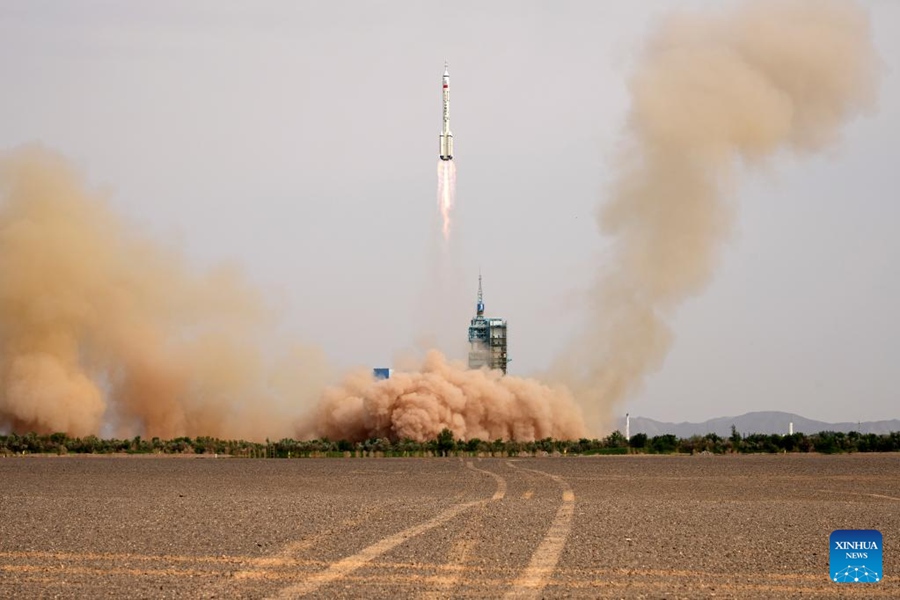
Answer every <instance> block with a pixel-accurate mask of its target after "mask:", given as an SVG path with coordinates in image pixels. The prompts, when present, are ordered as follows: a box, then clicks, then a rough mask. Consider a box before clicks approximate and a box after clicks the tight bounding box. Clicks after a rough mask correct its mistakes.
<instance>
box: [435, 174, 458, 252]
mask: <svg viewBox="0 0 900 600" xmlns="http://www.w3.org/2000/svg"><path fill="white" fill-rule="evenodd" d="M437 176H438V208H439V209H440V211H441V219H442V225H441V230H442V231H443V233H444V241H449V240H450V212H451V211H452V210H453V201H454V197H455V195H456V165H455V164H453V161H452V160H440V161H438V169H437Z"/></svg>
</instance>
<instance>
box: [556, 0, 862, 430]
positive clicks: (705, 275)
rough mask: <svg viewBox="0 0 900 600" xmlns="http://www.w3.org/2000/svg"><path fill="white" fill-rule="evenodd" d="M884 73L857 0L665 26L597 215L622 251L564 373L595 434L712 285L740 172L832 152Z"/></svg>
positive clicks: (645, 63)
mask: <svg viewBox="0 0 900 600" xmlns="http://www.w3.org/2000/svg"><path fill="white" fill-rule="evenodd" d="M876 71H877V60H876V57H875V53H874V48H873V46H872V43H871V39H870V31H869V24H868V20H867V16H866V14H865V13H864V12H863V11H862V10H861V9H860V8H859V7H858V6H857V5H856V4H855V3H852V2H838V1H835V0H824V1H823V0H763V1H754V2H744V3H742V4H740V5H738V6H737V7H735V8H734V9H732V10H730V11H722V12H713V13H705V14H675V15H672V16H671V17H669V18H668V19H666V20H665V21H663V22H661V23H660V24H659V27H658V29H657V30H656V32H655V33H654V34H653V35H652V37H651V38H650V39H649V40H648V43H647V45H646V47H645V49H644V52H643V53H642V55H641V56H640V58H639V60H638V64H637V67H636V70H635V73H634V75H633V78H632V79H631V81H630V86H629V88H630V94H631V108H630V113H629V116H628V122H627V125H626V135H625V140H624V143H623V144H622V146H621V148H620V151H619V152H618V155H617V159H616V162H615V164H614V170H615V175H614V178H613V181H612V184H611V188H610V189H609V193H608V201H607V202H606V203H605V204H604V205H603V206H602V208H601V210H600V212H599V224H600V229H601V231H602V233H603V234H604V235H606V236H609V237H610V239H611V240H613V245H612V249H611V251H610V254H609V256H608V260H607V261H606V262H605V264H603V265H602V269H601V274H600V275H599V277H598V278H597V280H596V284H595V285H594V287H593V289H592V292H591V294H590V304H591V306H590V311H589V312H590V317H589V322H588V327H587V328H586V334H585V335H583V336H582V337H581V338H580V339H579V340H578V341H577V343H576V344H574V347H573V349H572V350H571V351H570V352H568V353H566V355H565V356H563V357H561V360H560V361H559V363H558V364H557V365H556V367H555V375H556V377H557V378H561V379H562V380H563V381H566V382H567V383H568V384H569V385H570V386H571V388H572V389H573V390H574V392H575V393H576V397H577V398H578V399H579V401H580V403H581V404H582V405H583V406H584V407H585V409H586V411H587V412H588V418H589V419H590V421H591V422H592V424H595V423H603V422H604V421H606V422H608V420H609V418H610V415H611V412H612V410H613V409H614V407H615V406H616V404H617V403H618V402H620V401H621V400H623V399H624V398H627V397H629V396H633V395H634V394H635V393H636V392H637V391H638V390H639V388H640V386H641V384H642V382H643V380H644V378H645V377H646V375H647V374H649V373H651V372H653V371H655V370H657V369H658V368H659V367H660V366H661V364H662V361H663V359H664V358H665V356H666V353H667V352H668V350H669V348H670V346H671V345H672V341H673V340H672V331H671V330H670V328H669V326H668V320H669V319H670V317H671V315H672V313H673V310H674V309H676V308H677V307H678V306H679V305H680V304H681V303H682V302H684V301H685V300H686V299H687V298H689V297H690V296H692V295H695V294H698V293H699V292H701V291H702V290H703V289H704V288H705V287H706V286H707V285H708V284H709V282H710V280H711V279H712V277H713V274H714V271H715V269H716V265H717V261H718V258H719V253H720V250H721V248H722V245H723V242H724V241H725V240H726V239H728V237H729V235H730V233H731V229H732V216H733V215H732V212H733V211H732V209H733V206H732V203H731V201H732V197H733V191H734V189H733V188H734V186H735V180H736V177H737V174H738V171H739V169H740V168H741V167H742V166H747V167H754V166H759V165H761V164H763V163H764V161H765V160H766V159H767V158H769V157H772V156H773V155H774V154H776V153H778V152H782V151H787V152H793V153H797V154H802V153H810V152H816V151H818V150H820V149H822V148H824V147H826V146H828V145H829V144H832V143H833V142H835V141H836V140H837V139H838V135H839V132H840V128H841V126H842V125H844V124H846V123H847V122H848V121H849V120H850V119H852V118H853V117H855V116H857V115H859V114H860V113H862V112H864V111H865V110H866V109H868V108H870V107H871V106H872V105H873V99H874V97H875V88H876ZM573 357H579V358H574V359H573ZM600 427H601V428H602V425H601V426H600Z"/></svg>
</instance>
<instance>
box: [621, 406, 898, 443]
mask: <svg viewBox="0 0 900 600" xmlns="http://www.w3.org/2000/svg"><path fill="white" fill-rule="evenodd" d="M790 423H793V424H794V433H806V434H811V433H818V432H820V431H843V432H848V431H858V432H860V433H878V434H882V433H890V432H892V431H900V420H897V419H892V420H890V421H863V422H860V423H826V422H824V421H813V420H812V419H807V418H805V417H801V416H800V415H795V414H793V413H786V412H778V411H764V412H751V413H747V414H745V415H741V416H739V417H719V418H718V419H710V420H709V421H704V422H702V423H664V422H662V421H654V420H653V419H647V418H645V417H631V435H634V434H636V433H646V434H647V435H648V436H651V437H652V436H654V435H664V434H667V433H673V434H675V436H677V437H680V438H688V437H691V436H692V435H706V434H707V433H715V434H716V435H720V436H722V437H728V436H729V435H731V426H732V425H734V426H735V427H736V428H737V430H738V433H740V434H741V435H748V434H751V433H765V434H771V433H779V434H786V433H787V432H788V427H789V424H790ZM618 429H619V431H621V432H623V433H624V432H625V418H624V417H623V418H621V419H619V423H618Z"/></svg>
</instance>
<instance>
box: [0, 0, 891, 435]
mask: <svg viewBox="0 0 900 600" xmlns="http://www.w3.org/2000/svg"><path fill="white" fill-rule="evenodd" d="M721 4H722V3H721V2H713V1H708V2H699V1H695V2H673V1H671V0H667V1H663V0H659V1H646V2H640V3H636V2H630V1H625V0H619V1H613V0H609V1H605V2H553V3H550V2H540V3H534V2H520V1H513V2H466V1H462V2H460V1H457V2H442V3H437V2H418V1H416V2H374V1H373V2H359V1H354V2H345V3H330V2H288V1H285V2H275V1H272V2H226V1H221V0H213V1H208V2H185V1H181V2H161V1H153V2H126V3H122V2H112V1H108V2H101V1H79V2H65V3H63V2H56V1H52V0H47V1H36V0H21V1H17V0H2V1H0V81H2V82H3V86H2V91H0V149H3V150H6V149H10V148H13V147H15V146H18V145H20V144H23V143H29V142H41V143H43V144H45V145H47V146H49V147H51V148H54V149H56V150H58V151H60V152H62V153H63V154H65V155H66V156H67V157H69V158H70V159H71V160H72V161H74V162H75V163H76V164H77V165H78V166H79V167H80V168H81V169H83V171H84V172H85V173H86V174H87V176H88V179H89V181H90V182H91V184H92V185H95V186H97V187H98V188H104V189H107V190H109V191H110V193H111V194H112V202H113V203H114V205H115V206H116V208H117V209H118V210H119V211H120V212H121V213H122V214H124V215H125V216H126V218H127V219H129V220H130V221H132V222H134V223H137V224H138V225H139V226H140V227H142V228H143V229H144V230H145V231H147V232H149V233H151V234H152V235H153V236H155V237H157V238H158V239H160V241H161V242H162V243H164V244H168V245H177V246H181V247H182V248H184V250H185V252H186V253H187V255H188V256H189V257H190V258H191V260H192V261H194V262H195V263H196V264H197V265H198V267H202V266H204V265H211V264H217V263H220V262H223V261H227V262H230V263H235V264H238V265H241V266H242V267H243V268H244V269H245V271H246V272H247V273H248V276H249V278H250V279H251V280H252V281H253V282H254V283H255V284H257V285H259V286H261V287H262V288H264V289H265V290H267V293H269V294H270V295H271V297H272V298H273V299H275V300H273V302H274V303H275V304H276V305H277V307H278V310H279V311H280V313H281V314H280V317H281V319H282V323H283V325H282V326H283V328H284V329H285V330H290V331H292V332H294V333H296V335H298V336H300V338H301V339H302V340H304V341H306V342H312V343H317V344H319V345H321V347H323V348H324V350H325V351H326V352H327V354H328V355H329V357H331V359H332V360H333V361H334V363H335V364H336V365H337V366H338V367H339V368H342V369H343V368H349V367H353V366H357V365H366V366H389V365H390V364H391V362H392V361H393V360H394V359H395V357H397V356H398V355H400V354H401V353H403V352H405V351H408V350H410V349H412V348H415V347H416V345H417V343H419V341H420V340H421V339H423V338H427V337H428V336H429V334H436V335H437V338H438V339H439V340H440V341H441V342H442V343H443V345H444V346H445V347H444V349H445V350H447V351H448V352H449V353H450V354H451V355H454V354H455V355H459V351H460V349H461V348H462V347H463V346H464V343H465V335H466V327H467V325H468V322H467V320H468V318H469V317H470V316H471V314H472V312H473V311H474V302H475V290H476V285H477V277H478V270H479V267H480V268H481V270H482V272H483V274H484V278H485V300H486V304H487V312H488V314H489V315H490V316H502V317H505V318H507V319H508V321H509V328H510V349H509V353H510V357H511V358H512V359H513V361H512V362H511V364H510V372H511V373H513V374H516V375H528V374H529V373H533V372H536V371H538V370H540V369H542V368H543V367H544V366H546V365H547V364H548V363H549V362H550V361H551V360H552V359H553V358H554V357H555V356H556V355H557V354H558V352H559V351H560V349H561V348H563V347H564V346H565V345H566V342H567V340H568V339H569V338H570V336H571V334H572V332H573V331H574V330H576V329H577V327H578V326H579V324H580V323H582V322H583V319H584V308H583V307H582V306H581V292H583V291H584V290H585V289H586V288H588V287H589V285H590V283H591V281H592V280H593V277H594V274H595V273H596V272H597V270H598V269H599V268H600V266H601V265H602V261H603V253H602V249H603V247H604V243H606V242H607V241H608V240H604V239H603V238H602V237H601V235H600V234H599V233H598V229H597V226H596V219H595V213H596V210H597V207H598V206H600V205H602V203H603V202H604V201H605V199H606V198H605V194H606V190H605V187H604V186H605V184H606V183H607V182H609V180H610V179H611V170H610V169H611V161H610V159H611V157H612V156H613V155H614V153H615V150H616V147H617V143H618V142H619V140H620V139H621V134H622V130H623V127H624V121H625V115H626V111H627V108H628V96H627V93H626V82H627V78H628V76H629V74H630V73H631V72H632V69H633V67H634V61H635V57H636V54H637V52H638V50H639V49H640V47H641V44H642V42H643V40H644V39H645V38H646V36H647V34H648V32H649V31H651V30H652V27H653V25H654V23H655V21H656V20H657V19H658V18H659V17H660V16H661V15H664V14H666V13H667V12H668V11H671V10H675V9H677V8H678V7H698V6H699V7H703V6H706V7H712V6H719V5H721ZM863 4H864V5H865V6H866V7H867V9H868V10H869V12H870V14H871V19H872V29H873V35H874V42H875V45H876V48H877V50H878V52H879V54H880V57H881V60H882V62H883V76H882V80H881V87H880V95H879V100H878V108H877V110H876V111H875V112H873V114H871V115H868V116H867V117H865V118H862V119H858V120H855V121H853V122H852V123H850V124H849V125H848V126H847V127H846V129H845V130H844V135H843V139H842V141H841V142H840V143H839V144H838V145H837V146H835V147H834V148H832V149H830V150H829V151H827V152H826V153H824V154H822V155H820V156H816V157H800V158H798V157H793V156H789V155H787V154H785V155H780V156H778V157H776V158H775V159H773V160H771V161H770V162H769V163H768V164H767V168H766V170H765V171H764V172H760V171H752V172H751V171H745V172H744V173H743V174H742V177H741V180H740V182H739V186H738V188H737V194H736V197H735V199H734V200H735V202H736V204H737V206H738V207H739V210H738V219H737V223H736V227H735V229H736V232H735V235H734V236H733V238H732V239H731V241H730V242H729V244H728V246H727V248H726V249H725V251H724V252H723V254H722V256H721V261H720V263H719V268H718V271H717V274H716V278H715V280H714V282H713V283H712V284H711V285H710V286H709V287H708V288H707V289H706V290H705V291H704V292H703V293H701V294H700V295H699V296H697V297H696V298H693V299H690V300H689V301H687V302H686V303H685V304H684V305H683V306H682V307H681V309H680V310H679V312H678V314H677V316H676V318H675V320H674V322H673V327H674V330H675V335H676V340H675V345H674V348H673V350H672V352H671V353H670V355H669V356H668V358H667V360H666V361H665V364H664V366H663V368H662V369H661V370H660V371H659V372H658V373H656V374H654V375H652V376H651V377H649V378H648V380H647V384H646V386H645V387H644V389H643V390H642V391H641V392H640V393H639V394H637V395H636V396H634V397H633V398H631V399H630V400H629V401H628V403H627V404H626V405H624V406H623V407H622V408H621V412H622V413H624V412H625V411H629V412H631V413H632V414H634V415H642V416H647V417H651V418H657V419H662V420H673V421H684V420H704V419H707V418H712V417H717V416H725V415H736V414H742V413H744V412H748V411H753V410H786V411H791V412H797V413H800V414H802V415H804V416H806V417H809V418H814V419H822V420H830V421H848V420H850V421H854V420H869V419H887V418H897V417H898V416H900V413H898V406H900V397H898V393H897V376H896V373H897V372H898V367H897V365H898V363H900V319H898V317H897V312H896V311H897V307H898V306H900V268H898V266H897V263H898V258H900V240H898V236H897V234H896V229H897V228H898V226H900V208H898V203H897V198H898V194H900V168H898V159H897V151H896V148H897V142H898V140H900V83H898V77H900V2H894V1H891V0H882V1H877V0H871V1H868V2H864V3H863ZM445 60H446V61H448V62H449V65H450V73H451V76H452V84H451V90H452V128H453V133H454V142H455V150H456V165H457V169H458V181H457V196H456V201H457V205H456V207H455V211H454V227H453V231H452V243H451V248H450V249H449V251H448V254H447V256H444V257H443V258H441V257H440V254H441V252H442V250H441V247H440V243H439V240H438V239H437V238H438V233H437V232H438V226H437V223H438V216H437V203H436V197H435V194H436V181H435V171H436V162H437V143H438V133H439V131H440V125H441V113H440V110H441V96H440V84H441V74H442V73H443V65H444V61H445ZM448 265H451V269H452V275H450V276H447V277H444V283H443V284H441V285H442V286H444V287H443V293H441V294H437V295H438V296H439V297H441V302H440V304H441V306H440V307H439V308H440V309H439V310H435V307H434V306H431V307H428V306H425V307H423V302H425V301H428V302H432V301H433V299H434V298H435V296H436V294H435V291H434V289H433V288H434V286H435V280H436V279H440V278H441V277H440V276H436V275H435V270H436V269H437V268H440V269H444V268H448ZM448 281H449V282H450V283H449V284H448ZM448 285H452V290H450V291H448V290H447V286H448ZM435 315H438V317H435ZM435 319H439V321H440V322H435ZM453 331H458V342H459V345H456V344H450V343H449V342H448V341H446V340H447V336H448V335H449V334H448V332H453Z"/></svg>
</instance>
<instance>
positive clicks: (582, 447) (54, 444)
mask: <svg viewBox="0 0 900 600" xmlns="http://www.w3.org/2000/svg"><path fill="white" fill-rule="evenodd" d="M897 451H900V432H892V433H887V434H874V433H869V434H862V433H859V432H856V431H851V432H849V433H844V432H840V431H821V432H819V433H814V434H811V435H806V434H803V433H794V434H792V435H778V434H761V433H754V434H751V435H742V434H740V433H738V432H737V430H736V429H735V428H734V426H732V428H731V435H730V436H728V437H722V436H719V435H716V434H715V433H708V434H706V435H702V436H700V435H695V436H691V437H689V438H678V437H676V436H674V435H672V434H666V435H657V436H652V437H650V436H648V435H647V434H644V433H638V434H635V435H633V436H631V438H630V439H626V438H625V436H624V435H622V433H621V432H619V431H614V432H613V433H611V434H610V435H608V436H606V437H605V438H603V439H587V438H582V439H579V440H556V439H552V438H546V439H543V440H535V441H531V442H523V441H517V440H503V439H497V440H493V441H488V440H480V439H477V438H474V439H469V440H462V439H457V438H456V436H454V434H453V432H452V431H450V430H449V429H444V430H443V431H441V432H440V433H439V434H438V435H437V437H435V438H434V439H432V440H428V441H426V442H417V441H415V440H411V439H401V440H391V439H387V438H372V439H369V440H366V441H364V442H350V441H348V440H329V439H327V438H322V439H315V440H305V441H301V440H293V439H290V438H285V439H282V440H279V441H270V440H266V441H265V443H260V442H249V441H246V440H222V439H219V438H214V437H207V436H201V437H196V438H190V437H178V438H174V439H170V440H163V439H160V438H158V437H154V438H151V439H144V438H142V437H140V436H137V437H135V438H132V439H115V438H109V439H101V438H99V437H97V436H93V435H90V436H86V437H69V436H68V435H66V434H65V433H52V434H48V435H39V434H37V433H26V434H23V435H17V434H15V433H11V434H8V435H0V456H9V455H18V454H39V453H40V454H69V453H75V454H205V455H222V456H232V457H241V458H303V457H353V456H355V457H363V456H366V457H371V456H523V455H531V456H536V455H548V454H552V455H557V454H558V455H570V454H571V455H592V454H697V453H710V454H729V453H742V454H758V453H770V454H771V453H782V452H818V453H822V454H835V453H844V452H897Z"/></svg>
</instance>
